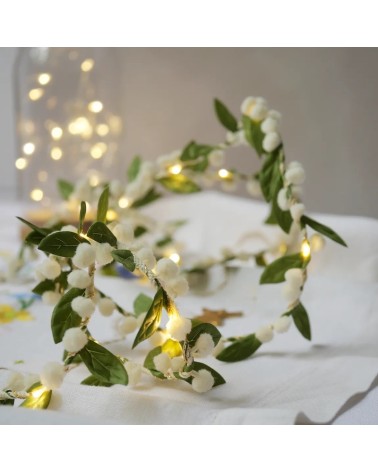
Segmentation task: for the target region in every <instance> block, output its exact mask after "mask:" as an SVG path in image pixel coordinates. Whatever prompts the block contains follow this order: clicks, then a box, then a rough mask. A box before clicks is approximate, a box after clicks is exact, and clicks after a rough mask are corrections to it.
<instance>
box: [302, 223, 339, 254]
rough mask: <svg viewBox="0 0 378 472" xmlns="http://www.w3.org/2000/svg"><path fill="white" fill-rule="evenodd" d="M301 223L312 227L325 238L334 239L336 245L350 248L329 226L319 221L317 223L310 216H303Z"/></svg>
mask: <svg viewBox="0 0 378 472" xmlns="http://www.w3.org/2000/svg"><path fill="white" fill-rule="evenodd" d="M301 222H302V224H304V225H308V226H310V227H311V228H312V229H314V230H315V231H317V232H318V233H320V234H322V235H323V236H326V237H327V238H329V239H332V241H335V242H336V243H338V244H341V245H342V246H345V247H348V246H347V244H346V242H345V241H344V240H343V239H342V238H341V237H340V236H339V235H338V234H337V233H336V232H335V231H333V229H331V228H329V227H328V226H326V225H323V224H322V223H319V222H318V221H315V220H313V219H312V218H310V217H309V216H305V215H303V216H302V218H301Z"/></svg>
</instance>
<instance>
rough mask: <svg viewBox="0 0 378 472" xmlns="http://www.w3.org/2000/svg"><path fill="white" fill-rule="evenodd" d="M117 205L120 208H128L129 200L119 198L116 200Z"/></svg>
mask: <svg viewBox="0 0 378 472" xmlns="http://www.w3.org/2000/svg"><path fill="white" fill-rule="evenodd" d="M118 205H119V207H120V208H127V207H128V206H130V200H129V199H128V198H126V197H121V198H120V199H119V200H118Z"/></svg>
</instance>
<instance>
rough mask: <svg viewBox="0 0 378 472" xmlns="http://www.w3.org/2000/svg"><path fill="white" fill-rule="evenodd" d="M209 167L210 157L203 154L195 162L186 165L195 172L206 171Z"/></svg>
mask: <svg viewBox="0 0 378 472" xmlns="http://www.w3.org/2000/svg"><path fill="white" fill-rule="evenodd" d="M208 167H209V158H208V157H207V156H201V157H200V158H199V159H197V160H196V161H195V163H193V164H189V165H187V166H185V168H186V169H190V170H192V171H194V172H204V171H205V170H206V169H207V168H208Z"/></svg>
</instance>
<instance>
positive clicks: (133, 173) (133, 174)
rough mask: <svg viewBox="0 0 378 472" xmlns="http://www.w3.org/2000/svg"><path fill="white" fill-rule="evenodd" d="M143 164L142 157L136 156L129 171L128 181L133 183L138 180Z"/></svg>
mask: <svg viewBox="0 0 378 472" xmlns="http://www.w3.org/2000/svg"><path fill="white" fill-rule="evenodd" d="M141 164H142V159H141V158H140V156H135V157H134V159H133V160H132V161H131V163H130V165H129V168H128V169H127V180H128V181H129V182H132V181H133V180H135V179H136V178H137V175H138V174H139V171H140V166H141Z"/></svg>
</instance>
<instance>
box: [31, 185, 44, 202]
mask: <svg viewBox="0 0 378 472" xmlns="http://www.w3.org/2000/svg"><path fill="white" fill-rule="evenodd" d="M30 198H31V199H32V200H34V201H35V202H40V201H41V200H42V198H43V191H42V190H41V189H40V188H35V189H33V190H32V191H31V192H30Z"/></svg>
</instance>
